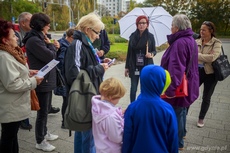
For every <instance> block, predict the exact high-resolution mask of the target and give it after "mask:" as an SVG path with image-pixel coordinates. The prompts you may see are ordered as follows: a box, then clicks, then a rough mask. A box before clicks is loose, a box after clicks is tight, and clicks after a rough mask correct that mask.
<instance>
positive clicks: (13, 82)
mask: <svg viewBox="0 0 230 153" xmlns="http://www.w3.org/2000/svg"><path fill="white" fill-rule="evenodd" d="M36 86H37V82H36V79H35V77H31V78H29V69H28V67H27V66H25V65H23V64H21V63H19V62H18V61H17V60H16V59H15V58H14V57H13V56H12V55H10V54H9V53H8V52H5V51H2V50H0V123H10V122H16V121H21V120H24V119H26V118H28V117H29V115H30V113H31V104H30V90H31V89H34V88H36Z"/></svg>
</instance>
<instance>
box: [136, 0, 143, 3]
mask: <svg viewBox="0 0 230 153" xmlns="http://www.w3.org/2000/svg"><path fill="white" fill-rule="evenodd" d="M136 1H137V3H142V2H143V1H144V0H136Z"/></svg>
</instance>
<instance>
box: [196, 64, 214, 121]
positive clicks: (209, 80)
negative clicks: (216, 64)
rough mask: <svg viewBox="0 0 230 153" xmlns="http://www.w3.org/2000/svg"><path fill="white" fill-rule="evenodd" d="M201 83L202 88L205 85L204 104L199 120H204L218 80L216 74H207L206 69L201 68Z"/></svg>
mask: <svg viewBox="0 0 230 153" xmlns="http://www.w3.org/2000/svg"><path fill="white" fill-rule="evenodd" d="M199 77H200V79H199V81H200V86H201V85H202V84H204V90H203V96H202V103H201V109H200V114H199V119H204V118H205V115H206V113H207V111H208V109H209V106H210V102H211V97H212V94H213V92H214V90H215V87H216V84H217V82H218V81H217V80H216V79H215V74H214V73H213V74H206V73H205V71H204V68H199Z"/></svg>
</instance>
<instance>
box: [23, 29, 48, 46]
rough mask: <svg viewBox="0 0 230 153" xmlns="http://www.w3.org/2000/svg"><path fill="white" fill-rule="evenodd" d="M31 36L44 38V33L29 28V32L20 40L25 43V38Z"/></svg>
mask: <svg viewBox="0 0 230 153" xmlns="http://www.w3.org/2000/svg"><path fill="white" fill-rule="evenodd" d="M33 36H38V37H39V38H40V39H42V40H44V38H45V37H44V35H43V33H42V32H41V31H36V30H34V29H32V30H30V32H28V33H26V35H25V37H24V39H23V40H22V42H23V43H24V44H26V42H27V40H28V39H29V38H31V37H33Z"/></svg>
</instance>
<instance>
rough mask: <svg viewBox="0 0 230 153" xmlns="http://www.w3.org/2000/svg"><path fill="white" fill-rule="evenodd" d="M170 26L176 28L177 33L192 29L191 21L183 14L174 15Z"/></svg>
mask: <svg viewBox="0 0 230 153" xmlns="http://www.w3.org/2000/svg"><path fill="white" fill-rule="evenodd" d="M172 25H173V26H175V27H177V28H178V29H179V31H181V30H186V29H188V28H192V24H191V21H190V20H189V18H188V17H187V16H186V15H185V14H176V15H175V16H174V17H173V20H172Z"/></svg>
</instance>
